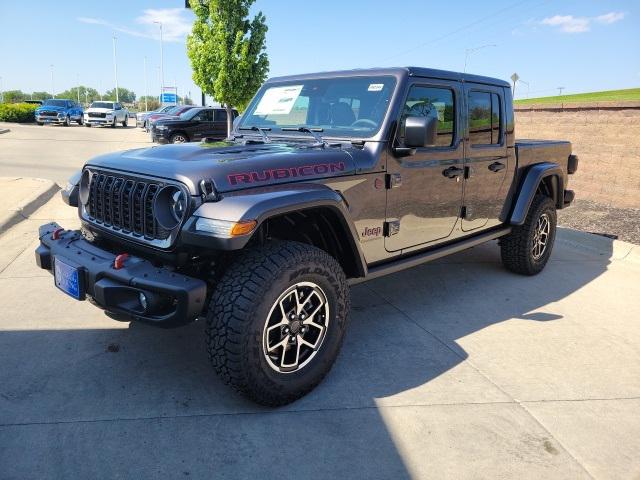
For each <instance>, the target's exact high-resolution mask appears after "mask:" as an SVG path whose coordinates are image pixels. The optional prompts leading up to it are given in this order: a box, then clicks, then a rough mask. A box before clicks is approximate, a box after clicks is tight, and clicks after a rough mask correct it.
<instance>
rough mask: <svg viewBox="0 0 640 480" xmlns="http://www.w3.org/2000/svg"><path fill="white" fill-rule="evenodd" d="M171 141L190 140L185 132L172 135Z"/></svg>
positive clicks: (183, 141)
mask: <svg viewBox="0 0 640 480" xmlns="http://www.w3.org/2000/svg"><path fill="white" fill-rule="evenodd" d="M169 141H170V142H171V143H185V142H188V141H189V139H188V138H187V136H186V135H185V134H184V133H174V134H173V135H171V138H170V139H169Z"/></svg>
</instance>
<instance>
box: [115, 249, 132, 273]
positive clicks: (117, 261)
mask: <svg viewBox="0 0 640 480" xmlns="http://www.w3.org/2000/svg"><path fill="white" fill-rule="evenodd" d="M127 258H129V254H128V253H121V254H120V255H116V259H115V260H114V261H113V268H114V269H116V270H120V269H121V268H122V267H124V261H125V260H126V259H127Z"/></svg>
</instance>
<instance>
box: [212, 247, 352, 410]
mask: <svg viewBox="0 0 640 480" xmlns="http://www.w3.org/2000/svg"><path fill="white" fill-rule="evenodd" d="M299 282H313V283H315V284H316V285H318V286H319V287H321V288H322V290H323V291H324V292H325V294H326V298H327V301H328V302H329V306H330V307H329V322H328V327H327V330H326V333H325V336H324V340H323V342H322V344H321V345H320V347H319V348H318V350H317V353H316V354H315V356H314V357H313V358H311V360H310V361H309V363H308V364H306V365H305V366H303V367H301V368H300V369H299V370H297V371H295V372H291V373H282V372H278V371H276V370H274V369H273V368H272V367H271V366H270V365H269V364H268V362H267V360H266V358H265V354H264V350H263V329H264V327H265V322H267V318H268V316H269V315H268V314H269V311H270V309H271V308H272V306H273V305H274V302H275V301H276V300H277V299H278V298H279V297H280V295H281V294H282V293H283V292H285V291H286V290H287V288H289V287H290V286H292V285H295V284H297V283H299ZM349 308H350V299H349V288H348V286H347V282H346V278H345V275H344V272H343V271H342V268H341V267H340V264H339V263H338V262H337V261H336V260H335V259H334V258H333V257H331V256H330V255H328V254H327V253H326V252H324V251H323V250H320V249H318V248H316V247H313V246H310V245H306V244H302V243H298V242H280V241H279V242H271V243H269V244H266V245H265V246H262V247H256V248H252V249H249V250H247V251H246V252H244V253H243V254H242V255H241V256H240V257H238V259H237V260H236V261H235V262H234V263H233V264H231V265H230V266H229V267H228V269H227V270H226V271H225V273H224V274H223V276H222V278H221V279H220V281H219V283H218V284H217V286H216V289H215V291H214V292H213V295H212V297H211V300H210V304H209V308H208V311H207V318H206V323H207V326H206V329H205V335H206V343H207V350H208V353H209V358H210V360H211V363H212V365H213V367H214V369H215V370H216V372H217V373H218V374H219V375H220V376H221V377H222V379H223V380H224V381H225V383H227V384H229V385H231V386H232V387H233V388H235V389H236V390H238V391H239V392H240V393H242V394H244V395H246V396H247V397H249V398H250V399H252V400H254V401H255V402H257V403H260V404H262V405H267V406H272V407H275V406H280V405H285V404H288V403H291V402H293V401H295V400H297V399H298V398H300V397H302V396H304V395H305V394H307V393H308V392H310V391H311V390H312V389H313V388H314V387H316V386H317V385H318V384H319V383H320V382H321V381H322V379H323V378H324V377H325V375H326V374H327V373H328V372H329V370H330V369H331V367H332V365H333V363H334V361H335V360H336V358H337V356H338V353H339V351H340V347H341V345H342V340H343V338H344V333H345V331H346V328H347V323H348V317H349Z"/></svg>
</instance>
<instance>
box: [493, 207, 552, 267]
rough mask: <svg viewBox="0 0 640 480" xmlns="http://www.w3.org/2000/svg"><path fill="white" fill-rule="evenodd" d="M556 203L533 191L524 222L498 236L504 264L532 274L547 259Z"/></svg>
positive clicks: (543, 264) (549, 253)
mask: <svg viewBox="0 0 640 480" xmlns="http://www.w3.org/2000/svg"><path fill="white" fill-rule="evenodd" d="M556 223H557V215H556V206H555V203H554V201H553V200H552V199H551V198H549V197H547V196H545V195H540V194H539V195H536V196H535V197H534V199H533V202H531V206H530V207H529V213H528V214H527V218H526V219H525V222H524V224H523V225H518V226H515V227H513V230H512V231H511V233H510V234H509V235H506V236H504V237H502V238H501V239H500V253H501V256H502V263H503V264H504V266H505V267H506V268H507V269H509V270H511V271H512V272H515V273H520V274H522V275H535V274H537V273H540V272H541V271H542V269H543V268H544V267H545V265H546V264H547V262H548V261H549V257H550V256H551V250H552V249H553V243H554V241H555V238H556Z"/></svg>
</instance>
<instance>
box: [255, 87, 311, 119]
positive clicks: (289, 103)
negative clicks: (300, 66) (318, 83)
mask: <svg viewBox="0 0 640 480" xmlns="http://www.w3.org/2000/svg"><path fill="white" fill-rule="evenodd" d="M301 91H302V85H288V86H286V87H273V88H269V89H268V90H267V91H266V92H264V95H262V99H261V100H260V103H259V104H258V106H257V107H256V110H255V112H253V114H254V115H288V114H289V113H291V109H292V108H293V105H294V104H295V103H296V100H297V99H298V97H299V96H300V92H301Z"/></svg>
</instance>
